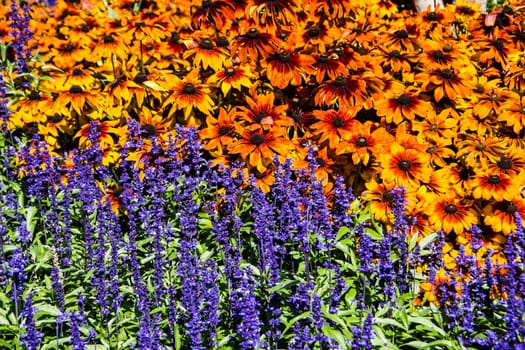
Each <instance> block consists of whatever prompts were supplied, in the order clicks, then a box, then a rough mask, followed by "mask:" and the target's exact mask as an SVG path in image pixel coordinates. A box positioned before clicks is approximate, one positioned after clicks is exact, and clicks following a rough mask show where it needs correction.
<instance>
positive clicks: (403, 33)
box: [384, 24, 419, 51]
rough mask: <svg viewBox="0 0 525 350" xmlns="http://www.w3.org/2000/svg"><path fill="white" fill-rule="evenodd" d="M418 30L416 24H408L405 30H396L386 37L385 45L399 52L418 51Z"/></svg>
mask: <svg viewBox="0 0 525 350" xmlns="http://www.w3.org/2000/svg"><path fill="white" fill-rule="evenodd" d="M418 37H419V33H418V28H417V25H415V24H408V25H406V27H405V28H400V29H398V30H394V31H392V32H390V33H387V34H386V35H385V41H384V45H385V46H387V47H391V48H392V49H394V50H399V51H413V50H415V49H417V38H418Z"/></svg>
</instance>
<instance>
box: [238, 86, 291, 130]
mask: <svg viewBox="0 0 525 350" xmlns="http://www.w3.org/2000/svg"><path fill="white" fill-rule="evenodd" d="M245 99H246V103H247V104H248V106H241V107H239V112H238V115H237V120H238V121H239V124H238V125H237V129H238V131H239V132H242V129H245V128H247V129H250V130H253V129H259V128H261V127H263V128H266V127H273V126H275V127H277V128H287V127H289V126H292V125H293V120H292V119H291V118H290V117H288V116H287V115H286V110H287V109H288V106H287V105H280V106H278V105H275V102H274V101H275V95H274V94H272V93H269V94H259V95H255V96H254V97H253V98H252V97H250V96H246V97H245Z"/></svg>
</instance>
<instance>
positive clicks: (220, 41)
mask: <svg viewBox="0 0 525 350" xmlns="http://www.w3.org/2000/svg"><path fill="white" fill-rule="evenodd" d="M215 42H216V43H217V46H218V47H228V45H229V42H228V38H226V37H224V36H220V37H218V38H217V39H216V40H215Z"/></svg>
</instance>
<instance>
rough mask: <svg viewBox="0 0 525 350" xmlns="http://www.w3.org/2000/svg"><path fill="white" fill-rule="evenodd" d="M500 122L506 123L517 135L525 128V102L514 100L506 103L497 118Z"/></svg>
mask: <svg viewBox="0 0 525 350" xmlns="http://www.w3.org/2000/svg"><path fill="white" fill-rule="evenodd" d="M497 119H498V120H499V121H502V122H505V123H506V124H507V125H508V126H510V127H512V130H514V132H515V133H516V134H518V135H519V134H520V132H521V131H522V130H523V128H525V102H521V101H520V100H519V99H516V98H513V99H510V100H508V101H506V102H505V103H504V105H503V106H502V108H501V109H500V113H499V114H498V116H497Z"/></svg>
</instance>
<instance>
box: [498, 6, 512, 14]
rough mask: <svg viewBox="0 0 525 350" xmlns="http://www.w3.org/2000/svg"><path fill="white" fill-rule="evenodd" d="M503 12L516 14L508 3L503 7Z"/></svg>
mask: <svg viewBox="0 0 525 350" xmlns="http://www.w3.org/2000/svg"><path fill="white" fill-rule="evenodd" d="M501 12H502V13H503V14H505V15H508V16H512V15H514V10H513V9H512V7H510V6H507V5H505V7H503V11H501Z"/></svg>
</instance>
